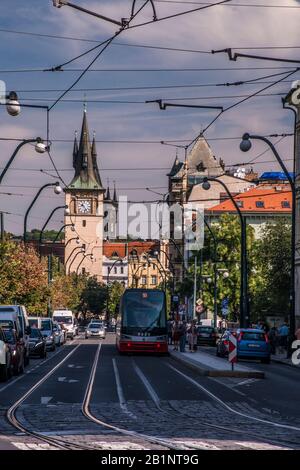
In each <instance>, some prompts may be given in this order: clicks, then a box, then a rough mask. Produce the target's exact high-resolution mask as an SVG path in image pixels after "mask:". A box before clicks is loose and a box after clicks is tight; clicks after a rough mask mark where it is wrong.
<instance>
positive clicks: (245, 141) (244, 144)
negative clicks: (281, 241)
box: [240, 133, 296, 336]
mask: <svg viewBox="0 0 300 470" xmlns="http://www.w3.org/2000/svg"><path fill="white" fill-rule="evenodd" d="M252 139H253V140H261V141H262V142H265V143H266V144H267V145H268V146H269V147H270V149H271V150H272V152H273V154H274V156H275V158H276V160H277V162H278V163H279V165H280V167H281V169H282V171H283V173H284V174H285V176H286V178H287V180H288V182H289V184H290V186H291V191H292V239H291V244H292V250H291V252H292V256H291V292H290V334H291V336H294V334H295V321H296V319H295V306H296V303H295V245H296V183H295V178H294V177H293V176H291V174H290V173H289V171H288V169H287V167H286V166H285V164H284V162H283V161H282V159H281V157H280V155H279V153H278V152H277V150H276V148H275V146H274V145H273V144H272V142H271V141H270V140H269V139H267V138H266V137H264V136H261V135H252V134H248V133H246V134H244V135H243V137H242V141H241V143H240V149H241V150H242V151H243V152H248V151H249V150H250V149H251V147H252V143H251V140H252Z"/></svg>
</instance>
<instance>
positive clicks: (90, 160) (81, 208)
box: [65, 109, 105, 281]
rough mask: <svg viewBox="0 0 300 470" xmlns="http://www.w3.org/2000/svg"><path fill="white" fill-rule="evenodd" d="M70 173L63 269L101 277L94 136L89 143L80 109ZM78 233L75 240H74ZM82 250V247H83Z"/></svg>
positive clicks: (100, 207)
mask: <svg viewBox="0 0 300 470" xmlns="http://www.w3.org/2000/svg"><path fill="white" fill-rule="evenodd" d="M73 168H74V170H75V174H74V177H73V179H72V181H71V183H70V184H69V186H68V187H67V188H66V189H65V200H66V204H67V205H68V207H69V209H70V214H69V215H67V216H65V224H74V229H75V230H74V229H73V227H71V226H68V227H66V229H65V265H66V266H65V267H66V272H67V273H71V272H77V273H78V274H82V273H86V274H88V275H90V276H96V277H97V280H98V281H102V256H103V197H104V193H105V189H104V188H103V186H102V182H101V178H100V174H99V169H98V164H97V150H96V141H95V136H94V137H93V141H92V144H91V143H90V137H89V130H88V123H87V112H86V109H85V110H84V114H83V122H82V129H81V136H80V141H79V144H78V142H77V137H76V136H75V140H74V148H73ZM76 237H79V243H78V242H77V240H76ZM83 250H84V251H83Z"/></svg>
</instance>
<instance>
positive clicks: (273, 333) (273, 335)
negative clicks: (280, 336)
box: [268, 326, 277, 354]
mask: <svg viewBox="0 0 300 470" xmlns="http://www.w3.org/2000/svg"><path fill="white" fill-rule="evenodd" d="M268 338H269V342H270V349H271V354H276V346H277V328H276V326H272V328H271V329H270V331H269V333H268Z"/></svg>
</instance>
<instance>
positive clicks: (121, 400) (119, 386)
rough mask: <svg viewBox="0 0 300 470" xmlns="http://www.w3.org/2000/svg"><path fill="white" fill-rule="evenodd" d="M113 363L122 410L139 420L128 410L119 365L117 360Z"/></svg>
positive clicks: (113, 360)
mask: <svg viewBox="0 0 300 470" xmlns="http://www.w3.org/2000/svg"><path fill="white" fill-rule="evenodd" d="M112 363H113V368H114V374H115V380H116V386H117V393H118V398H119V403H120V407H121V410H122V411H123V412H124V413H126V414H127V415H128V416H130V417H131V418H133V419H137V417H136V416H135V415H134V414H133V413H131V412H130V411H129V410H128V408H127V404H126V400H125V397H124V393H123V389H122V384H121V380H120V374H119V371H118V367H117V363H116V360H115V358H113V359H112Z"/></svg>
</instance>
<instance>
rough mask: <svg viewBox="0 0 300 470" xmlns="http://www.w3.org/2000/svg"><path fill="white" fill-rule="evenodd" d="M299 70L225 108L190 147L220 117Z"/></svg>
mask: <svg viewBox="0 0 300 470" xmlns="http://www.w3.org/2000/svg"><path fill="white" fill-rule="evenodd" d="M299 70H300V68H299V67H297V68H296V69H294V70H291V71H290V72H289V73H288V74H286V75H285V77H283V78H280V79H279V80H276V81H275V82H274V83H272V84H271V85H268V86H266V87H264V88H261V89H260V90H257V91H256V92H255V93H252V94H251V95H249V96H248V97H246V98H243V99H241V100H240V101H238V102H236V103H234V104H232V105H231V106H228V107H227V108H224V110H222V111H221V112H220V113H219V114H218V115H217V116H216V117H215V118H214V119H213V120H212V121H211V122H210V123H209V124H208V125H207V126H206V127H205V129H203V130H202V132H201V133H200V134H198V135H197V136H196V137H195V138H194V139H193V140H192V141H191V142H190V143H189V145H188V147H190V146H191V145H193V144H194V143H195V142H196V140H197V139H198V138H199V137H200V136H201V135H204V133H205V132H206V131H207V130H208V129H209V128H210V127H211V126H212V125H213V124H214V123H215V122H216V121H217V120H218V119H219V117H220V116H221V115H223V114H224V113H226V112H227V111H229V110H231V109H233V108H235V107H237V106H239V105H241V104H242V103H244V102H245V101H247V100H249V99H251V98H253V97H254V96H256V95H258V94H259V93H261V92H263V91H265V90H267V89H269V88H271V87H273V86H275V85H277V84H278V83H280V82H282V81H283V80H285V79H287V78H289V77H290V76H292V75H294V74H295V73H296V72H298V71H299Z"/></svg>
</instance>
